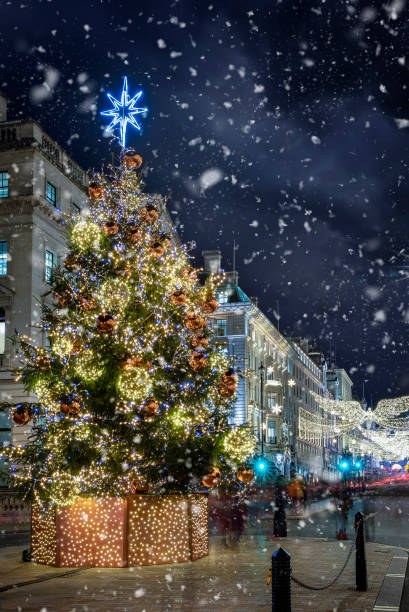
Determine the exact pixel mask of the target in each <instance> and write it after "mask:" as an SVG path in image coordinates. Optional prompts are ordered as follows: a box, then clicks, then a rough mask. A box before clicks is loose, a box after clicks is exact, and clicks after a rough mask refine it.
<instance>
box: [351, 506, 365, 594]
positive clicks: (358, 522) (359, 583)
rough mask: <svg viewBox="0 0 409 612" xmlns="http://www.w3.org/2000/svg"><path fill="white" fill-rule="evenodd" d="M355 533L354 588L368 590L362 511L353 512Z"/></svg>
mask: <svg viewBox="0 0 409 612" xmlns="http://www.w3.org/2000/svg"><path fill="white" fill-rule="evenodd" d="M354 527H355V534H356V536H355V537H356V557H355V572H356V590H357V591H367V590H368V576H367V571H366V556H365V533H364V515H363V514H362V512H357V513H356V514H355V521H354Z"/></svg>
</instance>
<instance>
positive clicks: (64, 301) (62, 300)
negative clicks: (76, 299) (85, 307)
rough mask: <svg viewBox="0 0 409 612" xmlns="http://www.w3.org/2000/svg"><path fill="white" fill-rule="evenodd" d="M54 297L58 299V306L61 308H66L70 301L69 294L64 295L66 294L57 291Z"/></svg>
mask: <svg viewBox="0 0 409 612" xmlns="http://www.w3.org/2000/svg"><path fill="white" fill-rule="evenodd" d="M54 299H55V300H56V302H57V306H58V307H59V308H65V307H66V306H68V304H69V303H70V299H69V296H68V295H67V294H65V295H64V294H59V293H55V294H54Z"/></svg>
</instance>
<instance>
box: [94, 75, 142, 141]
mask: <svg viewBox="0 0 409 612" xmlns="http://www.w3.org/2000/svg"><path fill="white" fill-rule="evenodd" d="M142 93H143V92H142V90H141V91H138V93H136V94H135V95H134V97H133V98H131V99H129V97H128V79H127V78H126V77H124V84H123V87H122V94H121V101H120V102H119V100H117V99H116V98H114V96H111V94H107V96H108V98H109V99H110V100H111V102H112V104H113V107H114V108H112V109H111V110H106V111H102V113H101V115H104V116H105V117H113V119H112V121H111V123H110V124H109V125H108V127H107V128H106V129H107V131H108V132H110V131H112V130H113V129H114V127H115V126H116V125H117V124H118V123H119V129H120V133H121V145H122V148H123V149H125V140H126V127H127V125H128V123H130V124H131V125H133V126H134V127H135V128H136V129H137V130H138V131H140V130H141V126H140V125H139V123H138V122H137V121H136V119H135V115H140V114H141V113H146V112H147V111H148V109H147V108H135V104H136V103H137V101H138V100H139V98H140V97H141V96H142Z"/></svg>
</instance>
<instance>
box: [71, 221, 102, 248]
mask: <svg viewBox="0 0 409 612" xmlns="http://www.w3.org/2000/svg"><path fill="white" fill-rule="evenodd" d="M71 240H72V242H73V244H74V245H75V246H76V247H77V249H78V250H79V251H82V252H86V251H89V250H90V249H92V250H97V249H98V247H99V243H100V240H101V231H100V229H99V227H98V225H97V224H96V223H93V222H92V221H80V222H79V223H76V224H75V225H74V227H73V228H72V232H71Z"/></svg>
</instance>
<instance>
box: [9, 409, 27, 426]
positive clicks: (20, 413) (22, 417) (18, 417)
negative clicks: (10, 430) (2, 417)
mask: <svg viewBox="0 0 409 612" xmlns="http://www.w3.org/2000/svg"><path fill="white" fill-rule="evenodd" d="M12 419H13V421H14V422H15V423H16V425H27V423H29V422H30V421H31V414H30V411H29V409H28V407H27V406H18V407H17V408H16V409H15V410H14V412H13V414H12Z"/></svg>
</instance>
